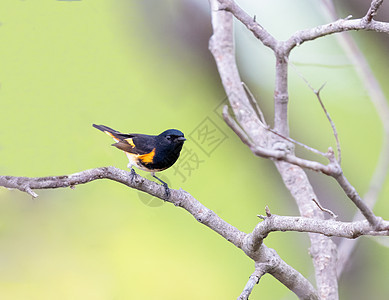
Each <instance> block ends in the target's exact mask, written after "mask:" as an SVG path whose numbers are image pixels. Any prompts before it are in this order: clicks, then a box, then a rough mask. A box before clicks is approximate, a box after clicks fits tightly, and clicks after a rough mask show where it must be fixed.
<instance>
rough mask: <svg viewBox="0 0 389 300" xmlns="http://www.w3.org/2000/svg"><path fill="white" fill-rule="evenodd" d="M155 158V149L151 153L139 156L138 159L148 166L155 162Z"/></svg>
mask: <svg viewBox="0 0 389 300" xmlns="http://www.w3.org/2000/svg"><path fill="white" fill-rule="evenodd" d="M154 156H155V148H154V149H153V151H151V152H150V153H146V154H143V155H139V156H138V158H139V160H140V161H141V162H143V163H145V164H147V163H151V162H153V159H154Z"/></svg>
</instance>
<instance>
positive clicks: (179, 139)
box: [177, 136, 186, 142]
mask: <svg viewBox="0 0 389 300" xmlns="http://www.w3.org/2000/svg"><path fill="white" fill-rule="evenodd" d="M177 141H183V142H184V141H186V138H184V137H183V136H179V137H178V138H177Z"/></svg>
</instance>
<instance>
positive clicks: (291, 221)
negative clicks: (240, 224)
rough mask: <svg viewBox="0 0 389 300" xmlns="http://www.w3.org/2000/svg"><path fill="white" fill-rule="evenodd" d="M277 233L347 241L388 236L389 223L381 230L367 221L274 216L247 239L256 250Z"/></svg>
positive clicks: (266, 220) (384, 223)
mask: <svg viewBox="0 0 389 300" xmlns="http://www.w3.org/2000/svg"><path fill="white" fill-rule="evenodd" d="M275 231H282V232H284V231H297V232H311V233H320V234H323V235H325V236H331V237H332V236H336V237H342V238H347V239H356V238H358V237H360V236H362V235H371V236H377V235H378V236H388V235H389V221H383V227H382V229H380V230H376V229H375V228H373V227H372V226H371V225H370V224H369V223H368V222H367V221H357V222H339V221H335V220H332V219H330V220H320V219H312V218H304V217H289V216H278V215H274V214H272V215H271V216H269V217H264V221H262V222H260V223H259V224H258V225H257V226H256V227H255V229H254V230H253V232H252V233H251V235H249V237H247V239H252V241H251V243H252V245H253V248H254V249H255V245H258V241H257V240H259V241H261V240H263V239H264V238H266V237H267V236H268V234H269V233H270V232H275Z"/></svg>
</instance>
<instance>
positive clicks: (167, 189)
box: [153, 174, 170, 201]
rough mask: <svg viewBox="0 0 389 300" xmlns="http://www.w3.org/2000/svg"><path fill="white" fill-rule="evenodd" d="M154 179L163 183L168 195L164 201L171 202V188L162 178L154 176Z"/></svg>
mask: <svg viewBox="0 0 389 300" xmlns="http://www.w3.org/2000/svg"><path fill="white" fill-rule="evenodd" d="M153 177H154V178H155V179H158V180H159V182H160V183H162V185H163V187H164V188H165V194H166V199H164V200H165V201H167V200H169V198H170V189H169V186H168V185H167V183H166V182H165V181H163V180H161V179H160V178H158V177H157V176H155V174H153Z"/></svg>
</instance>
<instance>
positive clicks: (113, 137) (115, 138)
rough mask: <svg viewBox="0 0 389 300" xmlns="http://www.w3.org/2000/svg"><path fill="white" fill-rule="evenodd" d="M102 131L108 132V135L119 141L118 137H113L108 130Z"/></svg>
mask: <svg viewBox="0 0 389 300" xmlns="http://www.w3.org/2000/svg"><path fill="white" fill-rule="evenodd" d="M104 132H105V133H106V134H108V135H109V136H110V137H112V138H113V139H114V140H115V141H117V142H119V139H118V138H117V137H115V136H114V135H113V134H112V133H110V132H109V131H104Z"/></svg>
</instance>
